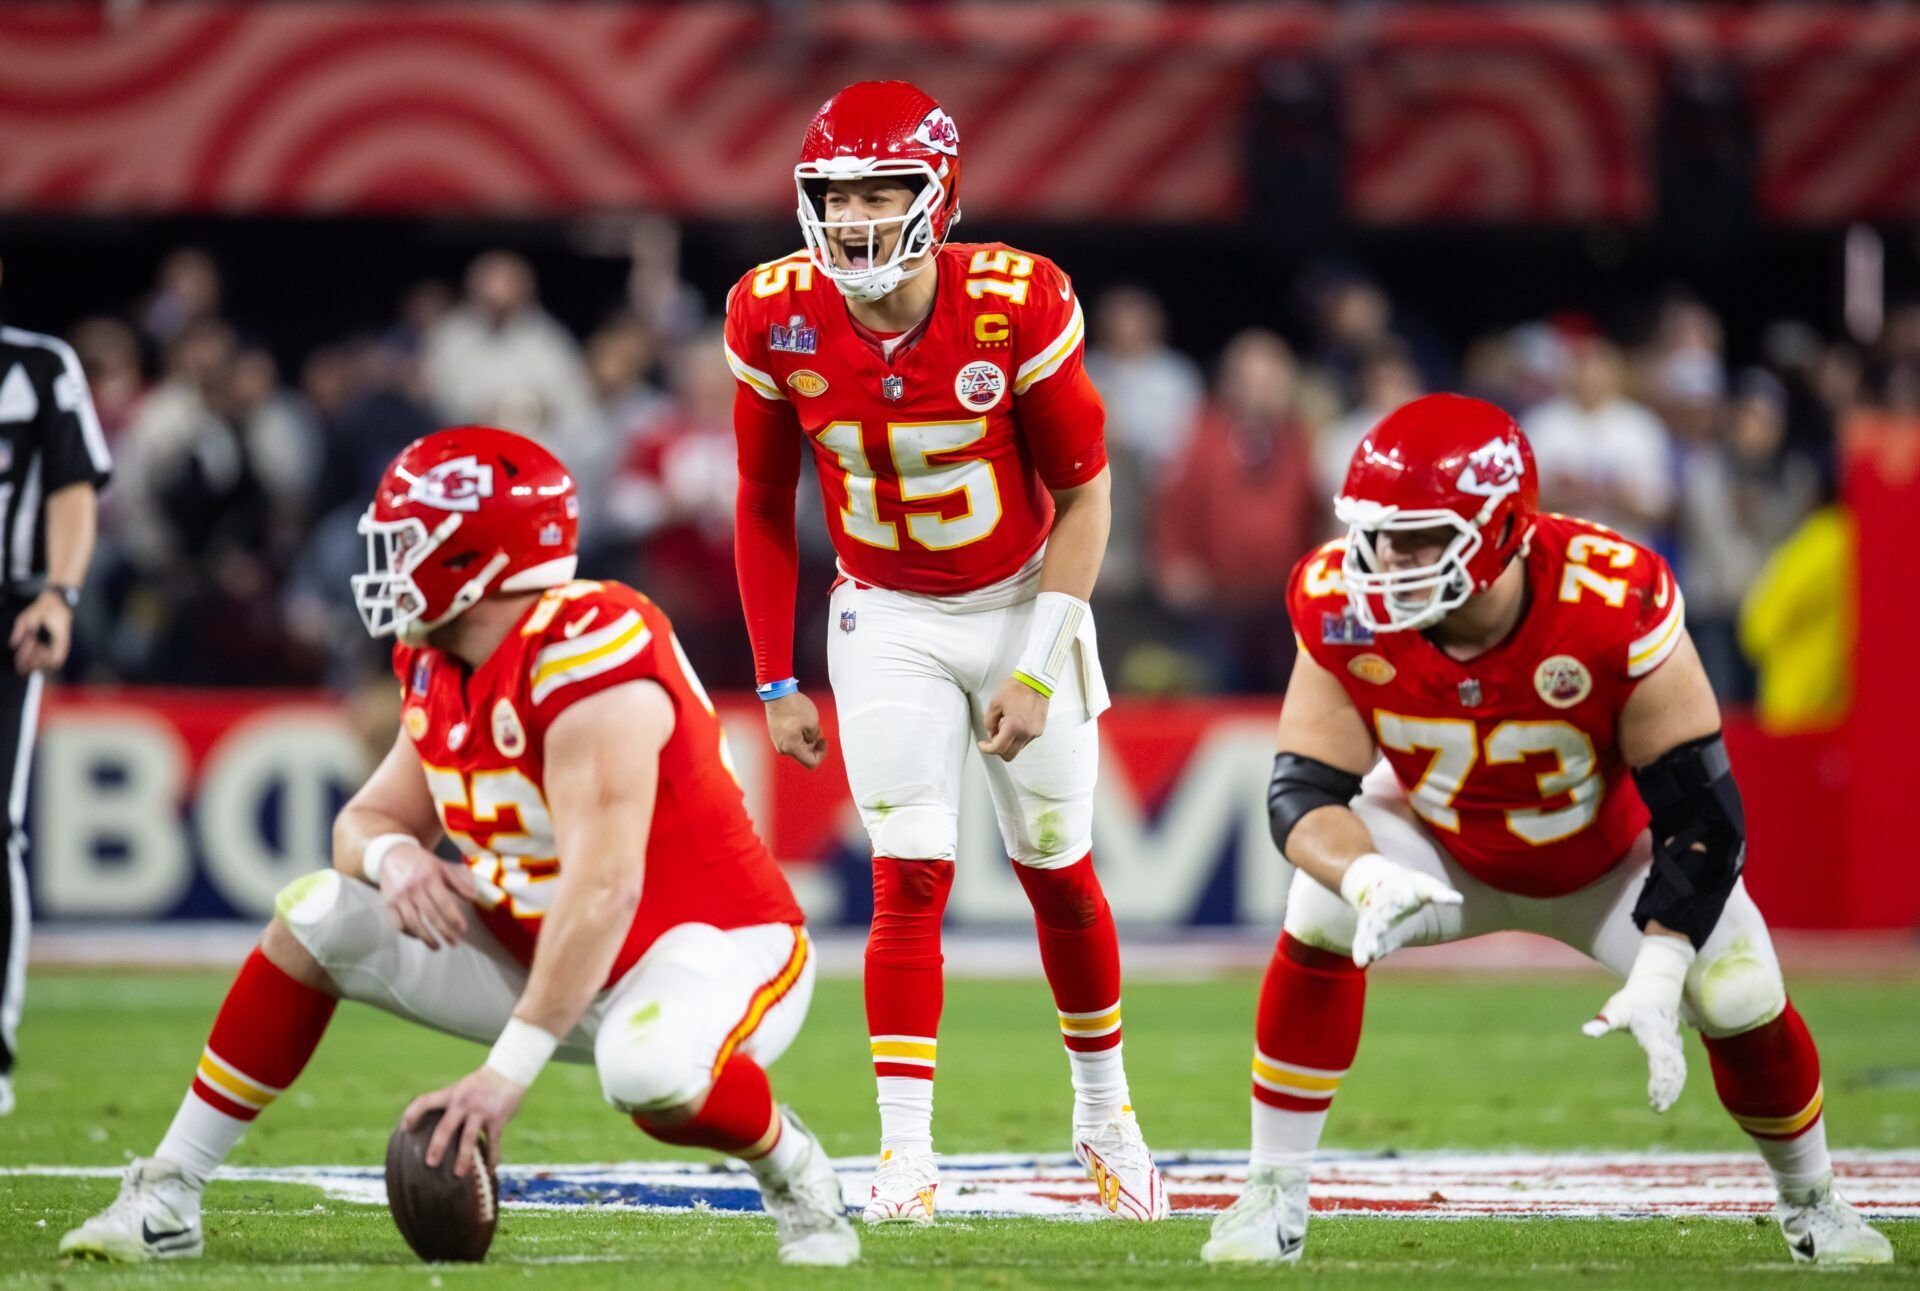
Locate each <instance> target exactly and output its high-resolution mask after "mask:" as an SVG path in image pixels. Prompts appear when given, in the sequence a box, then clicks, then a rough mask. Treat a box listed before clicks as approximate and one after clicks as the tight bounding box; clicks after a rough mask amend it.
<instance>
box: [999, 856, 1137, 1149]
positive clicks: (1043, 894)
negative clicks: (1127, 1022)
mask: <svg viewBox="0 0 1920 1291" xmlns="http://www.w3.org/2000/svg"><path fill="white" fill-rule="evenodd" d="M1013 872H1014V874H1015V875H1016V876H1018V878H1019V879H1020V886H1021V887H1022V888H1024V889H1026V893H1027V900H1028V901H1029V902H1030V903H1031V904H1032V906H1033V924H1034V930H1035V931H1036V932H1037V933H1038V934H1039V937H1040V964H1041V967H1043V968H1044V969H1045V970H1046V974H1047V985H1048V986H1050V987H1052V988H1053V1004H1054V1008H1055V1010H1056V1011H1057V1012H1058V1013H1059V1015H1060V1033H1061V1038H1062V1040H1063V1041H1064V1043H1065V1044H1066V1047H1067V1061H1068V1063H1069V1065H1070V1066H1071V1067H1072V1070H1073V1090H1074V1097H1075V1101H1076V1103H1077V1104H1079V1105H1080V1108H1079V1109H1077V1110H1079V1111H1084V1112H1085V1113H1086V1115H1084V1116H1080V1117H1079V1119H1081V1120H1089V1121H1091V1120H1095V1119H1097V1118H1098V1117H1099V1115H1100V1114H1101V1113H1102V1112H1103V1111H1104V1110H1110V1109H1113V1108H1117V1107H1121V1106H1124V1105H1125V1104H1126V1102H1127V1098H1128V1095H1127V1078H1126V1073H1125V1070H1124V1068H1123V1067H1122V1065H1121V1059H1120V935H1119V933H1118V932H1117V931H1115V929H1114V926H1113V910H1112V909H1111V908H1110V907H1109V906H1108V905H1107V894H1106V892H1105V891H1103V890H1102V889H1101V887H1100V878H1099V876H1098V875H1097V874H1095V873H1094V869H1093V854H1092V853H1088V854H1087V855H1085V856H1083V857H1081V858H1080V859H1079V860H1077V861H1075V862H1074V863H1073V864H1072V865H1066V866H1062V867H1061V868H1059V869H1054V870H1041V869H1035V868H1034V867H1032V866H1030V865H1021V864H1020V863H1019V862H1017V861H1016V862H1015V863H1014V866H1013Z"/></svg>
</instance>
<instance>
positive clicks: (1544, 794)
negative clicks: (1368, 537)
mask: <svg viewBox="0 0 1920 1291" xmlns="http://www.w3.org/2000/svg"><path fill="white" fill-rule="evenodd" d="M1532 526H1533V527H1532V533H1531V534H1530V535H1529V537H1528V539H1527V540H1526V542H1525V543H1523V544H1522V547H1521V554H1520V557H1519V559H1520V560H1522V561H1523V562H1524V564H1525V569H1526V576H1527V593H1528V598H1529V600H1528V607H1527V610H1526V612H1525V614H1524V615H1523V617H1522V618H1521V620H1520V623H1519V625H1518V626H1517V627H1515V628H1514V630H1513V632H1512V634H1511V635H1509V636H1508V637H1507V638H1506V639H1505V640H1504V641H1502V642H1501V643H1500V644H1498V645H1496V646H1494V647H1493V648H1492V649H1491V650H1488V651H1487V652H1485V653H1484V654H1481V655H1478V656H1476V657H1475V658H1473V659H1471V660H1469V661H1467V662H1465V663H1461V662H1459V661H1458V660H1455V659H1453V658H1451V657H1450V656H1448V655H1447V654H1446V653H1445V652H1444V651H1442V650H1441V649H1440V648H1439V647H1438V646H1436V645H1434V644H1433V642H1431V641H1429V640H1428V639H1427V637H1426V636H1425V635H1424V634H1423V633H1420V632H1414V631H1403V632H1380V633H1370V632H1368V631H1367V629H1366V628H1364V627H1362V626H1361V625H1360V624H1359V623H1358V622H1357V621H1356V620H1355V619H1354V617H1353V614H1352V612H1351V611H1350V610H1349V609H1348V607H1347V596H1346V589H1345V588H1344V586H1343V585H1342V582H1341V578H1340V562H1341V560H1342V558H1343V557H1344V555H1345V552H1346V540H1345V539H1344V538H1342V539H1338V540H1336V541H1334V542H1330V543H1328V544H1326V545H1325V546H1323V547H1321V548H1320V549H1319V550H1318V551H1315V552H1312V553H1311V554H1309V555H1308V556H1307V557H1306V558H1304V559H1303V560H1301V561H1300V563H1299V564H1298V565H1296V566H1295V567H1294V571H1293V581H1292V583H1291V585H1290V586H1289V588H1288V592H1287V607H1288V611H1289V613H1290V614H1291V615H1292V618H1293V629H1294V632H1295V634H1296V635H1297V636H1298V637H1299V639H1300V644H1301V646H1302V648H1304V649H1305V650H1306V651H1307V652H1308V653H1309V654H1311V655H1312V656H1313V658H1314V661H1315V662H1317V663H1318V664H1319V665H1320V666H1321V667H1323V668H1325V669H1326V670H1327V671H1328V672H1330V673H1332V674H1333V675H1334V676H1335V677H1337V678H1338V679H1339V681H1340V684H1341V685H1342V686H1343V687H1345V689H1346V692H1347V695H1348V697H1349V698H1351V699H1352V700H1353V704H1354V707H1355V708H1357V709H1359V710H1360V715H1361V716H1362V718H1364V719H1365V720H1366V723H1367V725H1368V727H1369V728H1370V729H1371V731H1372V733H1373V737H1374V739H1375V740H1376V741H1377V742H1378V743H1379V745H1380V748H1381V751H1382V752H1383V753H1385V755H1386V758H1387V761H1388V762H1390V763H1391V764H1392V765H1393V770H1394V774H1395V775H1396V776H1397V777H1398V778H1399V781H1400V784H1401V786H1402V787H1403V788H1405V789H1406V791H1407V797H1408V802H1409V804H1410V805H1411V806H1412V808H1413V810H1414V812H1415V813H1417V814H1418V815H1419V816H1420V818H1421V819H1422V820H1423V821H1425V822H1426V824H1427V825H1428V826H1429V827H1430V828H1431V830H1432V832H1433V836H1434V837H1435V838H1436V839H1438V840H1439V841H1440V844H1441V846H1443V847H1445V848H1446V850H1447V853H1448V854H1449V855H1450V856H1452V857H1453V859H1454V860H1455V861H1457V862H1459V863H1460V865H1461V867H1462V868H1463V869H1465V870H1466V871H1467V872H1468V873H1469V874H1472V875H1473V876H1474V877H1475V878H1478V879H1480V880H1481V881H1483V882H1485V883H1488V884H1490V885H1491V886H1493V887H1495V888H1498V889H1499V890H1501V891H1503V892H1513V893H1518V894H1519V895H1522V896H1529V897H1553V896H1561V895H1564V894H1565V893H1568V892H1573V891H1577V890H1578V889H1580V888H1583V887H1585V886H1586V885H1587V884H1589V883H1591V882H1593V881H1594V880H1595V879H1597V878H1599V877H1600V876H1601V875H1602V874H1604V873H1606V872H1607V871H1608V870H1610V869H1612V868H1613V866H1614V865H1615V864H1616V863H1618V862H1619V860H1620V858H1621V857H1623V856H1624V855H1626V853H1627V850H1628V848H1629V847H1630V846H1631V845H1632V843H1633V841H1634V839H1635V838H1636V837H1638V835H1639V834H1640V831H1641V830H1643V829H1645V828H1646V827H1647V809H1646V806H1645V805H1644V804H1643V803H1642V802H1641V801H1640V794H1639V791H1638V790H1637V789H1636V788H1635V787H1634V784H1633V778H1632V774H1631V772H1630V769H1629V768H1628V766H1627V764H1626V762H1625V761H1624V760H1622V758H1621V756H1620V749H1619V743H1618V738H1617V732H1618V726H1619V720H1620V712H1621V709H1622V708H1624V707H1625V705H1626V702H1627V697H1628V696H1629V695H1631V694H1632V693H1633V689H1634V687H1635V686H1636V685H1638V684H1639V682H1640V679H1641V678H1643V677H1645V676H1646V675H1647V674H1648V673H1650V672H1652V671H1653V670H1654V669H1655V668H1657V667H1659V666H1660V664H1661V663H1663V662H1664V661H1665V660H1666V658H1667V656H1668V655H1670V654H1672V653H1673V649H1674V647H1675V646H1677V645H1678V644H1679V643H1680V639H1681V637H1682V636H1683V635H1684V622H1685V613H1684V608H1683V605H1682V601H1681V596H1680V588H1679V585H1678V584H1676V583H1675V582H1674V579H1673V573H1672V571H1671V570H1669V569H1668V568H1667V563H1666V561H1664V560H1662V559H1661V558H1660V557H1659V556H1658V555H1656V554H1655V553H1653V552H1651V551H1649V550H1647V549H1646V548H1644V547H1641V546H1639V545H1637V544H1635V543H1632V542H1629V541H1627V540H1626V539H1625V538H1622V537H1621V536H1620V535H1619V534H1617V533H1614V532H1613V531H1612V530H1610V529H1607V528H1605V527H1604V526H1601V525H1597V524H1592V523H1590V522H1588V521H1585V520H1575V519H1573V518H1571V517H1568V516H1561V515H1539V516H1535V517H1534V518H1533V521H1532Z"/></svg>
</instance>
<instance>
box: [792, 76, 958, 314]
mask: <svg viewBox="0 0 1920 1291" xmlns="http://www.w3.org/2000/svg"><path fill="white" fill-rule="evenodd" d="M887 178H893V179H898V180H900V181H902V182H904V183H905V184H906V185H907V186H908V187H910V188H914V189H915V190H916V191H915V193H914V196H913V201H912V202H911V204H909V206H908V207H907V210H906V213H905V214H904V215H895V216H887V217H885V218H881V219H869V220H851V219H850V220H841V219H828V218H827V210H826V197H827V186H828V185H829V184H831V183H833V182H834V181H835V180H843V181H846V180H856V179H887ZM793 180H794V186H795V188H796V189H797V190H798V192H799V195H800V205H799V209H798V212H797V214H798V215H799V218H800V232H801V235H802V236H803V237H805V238H806V242H807V253H808V254H809V255H810V256H811V257H812V258H813V263H814V265H815V267H816V268H818V269H819V270H820V272H821V273H823V274H825V275H826V276H827V277H829V278H831V279H832V280H833V283H834V285H835V286H836V287H838V288H839V289H840V291H841V293H842V294H843V295H845V296H847V297H848V298H850V299H853V300H878V299H880V298H881V297H882V296H884V295H886V294H887V293H888V292H890V291H892V290H893V289H894V288H896V287H898V286H899V285H900V284H901V283H903V282H905V281H906V280H907V279H908V278H910V277H913V276H914V275H916V274H918V273H920V272H921V271H922V270H923V269H925V268H926V266H927V264H929V263H931V254H932V253H933V252H934V251H936V250H938V249H939V247H940V245H941V244H942V243H943V242H945V241H946V240H947V234H948V232H949V231H950V230H951V229H952V228H953V225H954V222H955V221H957V220H958V219H959V218H960V198H959V193H960V131H959V128H958V127H956V126H955V125H954V122H953V118H952V117H950V116H948V115H947V114H946V112H945V111H944V110H943V109H942V108H941V106H940V105H939V104H938V103H936V102H934V100H933V96H932V95H930V94H928V93H927V92H926V91H925V90H922V89H920V88H919V87H918V86H914V85H909V84H908V83H907V82H905V81H862V82H860V83H859V84H857V85H849V86H848V87H847V88H846V89H844V90H842V91H840V93H838V94H836V95H834V96H833V97H832V98H830V99H828V100H827V101H826V103H825V104H823V105H822V106H821V108H820V111H819V113H818V114H817V115H815V117H814V118H813V123H812V124H811V125H809V126H808V127H807V137H806V139H805V141H804V142H803V143H802V144H801V146H800V164H799V165H797V166H795V167H794V168H793ZM889 236H891V237H892V239H893V242H892V246H891V247H890V248H889V247H888V245H887V240H888V238H889ZM836 243H840V244H841V245H842V246H844V248H845V249H846V250H847V251H848V252H849V253H850V254H849V256H848V261H849V263H842V261H841V260H840V258H838V257H837V256H836V254H835V244H836ZM883 251H884V252H885V254H884V255H883V254H882V252H883ZM855 260H857V261H858V263H853V262H852V261H855ZM914 261H920V263H918V264H914V263H913V262H914ZM909 265H911V266H912V267H911V268H909Z"/></svg>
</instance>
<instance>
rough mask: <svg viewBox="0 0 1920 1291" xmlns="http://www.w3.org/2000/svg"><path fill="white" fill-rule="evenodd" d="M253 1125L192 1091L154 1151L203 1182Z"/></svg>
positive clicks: (211, 1174)
mask: <svg viewBox="0 0 1920 1291" xmlns="http://www.w3.org/2000/svg"><path fill="white" fill-rule="evenodd" d="M251 1124H252V1122H251V1121H243V1120H241V1119H240V1118H239V1117H237V1116H228V1115H227V1114H226V1113H225V1112H222V1111H220V1110H218V1109H217V1108H214V1107H211V1106H209V1105H208V1104H206V1103H205V1102H203V1101H201V1099H200V1098H199V1097H198V1096H197V1095H195V1094H192V1093H189V1094H188V1095H187V1096H186V1097H185V1098H184V1099H182V1100H181V1101H180V1110H179V1111H177V1112H175V1113H174V1115H173V1124H172V1125H170V1126H168V1127H167V1135H166V1137H165V1138H163V1139H161V1140H160V1146H159V1147H157V1148H155V1149H154V1150H153V1154H154V1155H155V1156H156V1157H161V1158H163V1159H165V1160H168V1161H171V1162H173V1163H174V1164H175V1165H177V1166H179V1167H180V1168H181V1169H182V1170H184V1171H186V1172H187V1174H188V1175H189V1176H190V1177H192V1178H193V1180H194V1181H195V1182H197V1183H201V1184H204V1183H206V1181H207V1180H208V1179H210V1178H212V1177H213V1172H214V1171H215V1170H217V1169H219V1168H220V1163H221V1162H223V1161H225V1160H226V1159H227V1154H228V1153H230V1152H232V1151H233V1147H234V1144H236V1143H238V1142H239V1141H240V1139H241V1137H242V1136H243V1135H245V1134H246V1132H247V1126H249V1125H251Z"/></svg>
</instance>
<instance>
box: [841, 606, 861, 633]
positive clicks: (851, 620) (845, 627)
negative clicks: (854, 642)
mask: <svg viewBox="0 0 1920 1291" xmlns="http://www.w3.org/2000/svg"><path fill="white" fill-rule="evenodd" d="M858 621H859V616H858V615H856V614H855V613H854V612H853V611H852V610H841V611H840V630H841V631H842V632H851V631H853V629H854V626H855V625H856V624H857V623H858Z"/></svg>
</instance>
